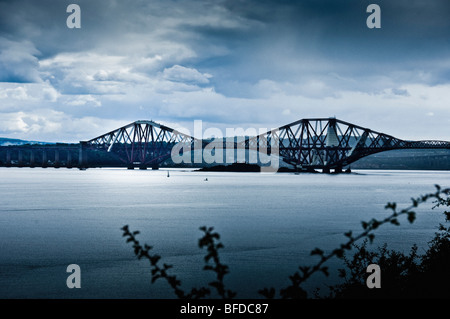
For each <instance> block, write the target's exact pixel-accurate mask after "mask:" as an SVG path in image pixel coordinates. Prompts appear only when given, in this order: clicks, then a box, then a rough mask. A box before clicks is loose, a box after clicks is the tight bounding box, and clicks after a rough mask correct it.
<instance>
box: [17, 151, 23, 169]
mask: <svg viewBox="0 0 450 319" xmlns="http://www.w3.org/2000/svg"><path fill="white" fill-rule="evenodd" d="M18 152H19V154H18V163H17V164H18V166H19V167H23V151H22V150H19V151H18Z"/></svg>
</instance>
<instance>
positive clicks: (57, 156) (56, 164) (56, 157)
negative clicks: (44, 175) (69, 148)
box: [53, 150, 59, 168]
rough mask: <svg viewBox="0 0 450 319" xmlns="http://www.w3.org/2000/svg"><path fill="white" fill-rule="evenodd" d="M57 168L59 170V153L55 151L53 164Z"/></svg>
mask: <svg viewBox="0 0 450 319" xmlns="http://www.w3.org/2000/svg"><path fill="white" fill-rule="evenodd" d="M53 166H54V167H55V168H59V151H58V150H55V163H54V164H53Z"/></svg>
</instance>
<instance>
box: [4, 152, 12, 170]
mask: <svg viewBox="0 0 450 319" xmlns="http://www.w3.org/2000/svg"><path fill="white" fill-rule="evenodd" d="M5 165H6V166H7V167H9V166H11V151H10V150H9V149H8V150H6V163H5Z"/></svg>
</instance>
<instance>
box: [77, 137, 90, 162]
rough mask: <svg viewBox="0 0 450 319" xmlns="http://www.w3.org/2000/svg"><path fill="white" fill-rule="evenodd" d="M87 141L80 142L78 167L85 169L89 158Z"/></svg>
mask: <svg viewBox="0 0 450 319" xmlns="http://www.w3.org/2000/svg"><path fill="white" fill-rule="evenodd" d="M85 145H86V142H80V148H79V151H78V168H79V169H85V168H87V167H88V159H87V154H86V150H85Z"/></svg>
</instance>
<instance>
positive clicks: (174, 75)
mask: <svg viewBox="0 0 450 319" xmlns="http://www.w3.org/2000/svg"><path fill="white" fill-rule="evenodd" d="M162 76H163V78H164V79H166V80H169V81H174V82H187V83H195V84H207V83H209V79H210V78H211V77H212V75H211V74H208V73H200V72H199V71H198V70H196V69H193V68H187V67H184V66H181V65H174V66H172V67H171V68H166V69H164V71H163V73H162Z"/></svg>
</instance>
